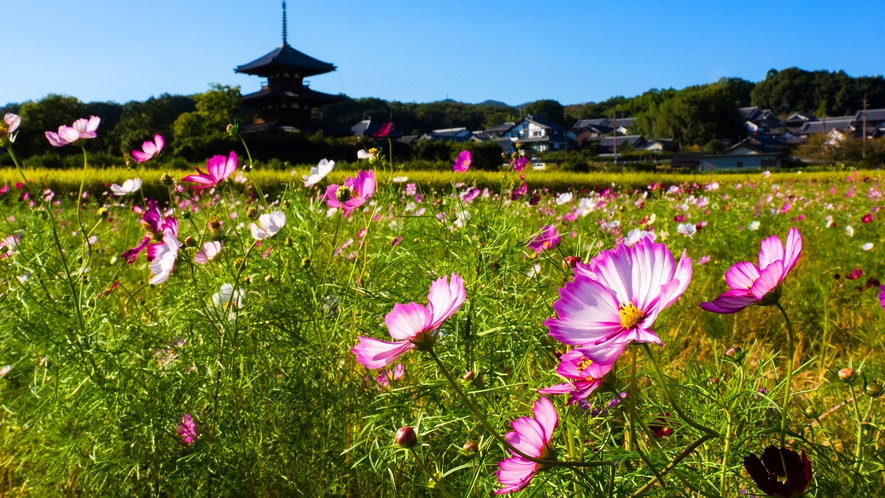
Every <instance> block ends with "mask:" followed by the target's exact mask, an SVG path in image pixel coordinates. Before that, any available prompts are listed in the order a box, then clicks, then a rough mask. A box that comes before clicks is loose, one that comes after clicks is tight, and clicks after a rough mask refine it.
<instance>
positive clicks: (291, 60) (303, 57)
mask: <svg viewBox="0 0 885 498" xmlns="http://www.w3.org/2000/svg"><path fill="white" fill-rule="evenodd" d="M273 67H287V68H291V69H293V70H295V71H296V72H298V73H299V74H301V75H302V76H314V75H317V74H324V73H328V72H331V71H334V70H335V65H334V64H329V63H328V62H323V61H321V60H317V59H314V58H313V57H311V56H309V55H307V54H304V53H302V52H299V51H297V50H295V49H294V48H292V47H291V46H290V45H289V44H288V43H283V44H282V45H280V46H279V48H277V49H276V50H274V51H273V52H271V53H269V54H267V55H265V56H264V57H261V58H259V59H256V60H254V61H252V62H250V63H248V64H244V65H242V66H237V68H236V69H234V72H237V73H245V74H254V75H258V76H265V75H266V73H267V72H268V71H269V70H270V69H271V68H273Z"/></svg>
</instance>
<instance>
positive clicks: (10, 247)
mask: <svg viewBox="0 0 885 498" xmlns="http://www.w3.org/2000/svg"><path fill="white" fill-rule="evenodd" d="M21 237H22V236H21V235H19V234H13V235H7V236H6V237H5V238H4V239H3V240H0V259H3V258H8V257H10V256H12V255H13V254H15V248H16V246H18V241H19V240H20V239H21Z"/></svg>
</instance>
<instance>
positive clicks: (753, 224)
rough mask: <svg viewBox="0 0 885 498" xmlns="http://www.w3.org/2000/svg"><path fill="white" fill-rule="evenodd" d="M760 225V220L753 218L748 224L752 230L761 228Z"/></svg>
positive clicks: (748, 227)
mask: <svg viewBox="0 0 885 498" xmlns="http://www.w3.org/2000/svg"><path fill="white" fill-rule="evenodd" d="M759 225H760V223H759V221H757V220H753V221H751V222H750V224H749V225H747V230H750V231H756V230H759Z"/></svg>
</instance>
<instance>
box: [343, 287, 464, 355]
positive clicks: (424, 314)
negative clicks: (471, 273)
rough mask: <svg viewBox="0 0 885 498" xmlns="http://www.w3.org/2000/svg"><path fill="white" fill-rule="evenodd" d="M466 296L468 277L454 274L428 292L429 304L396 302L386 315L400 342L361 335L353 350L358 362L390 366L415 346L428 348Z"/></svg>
mask: <svg viewBox="0 0 885 498" xmlns="http://www.w3.org/2000/svg"><path fill="white" fill-rule="evenodd" d="M466 298H467V293H466V291H465V290H464V280H462V279H461V277H459V276H458V275H456V274H454V273H453V274H452V280H451V282H447V281H446V277H442V278H439V279H437V280H434V281H433V283H432V284H430V293H429V294H428V295H427V302H428V304H427V306H421V305H420V304H417V303H409V304H400V303H396V304H395V305H394V306H393V311H391V312H390V313H388V314H387V316H385V317H384V323H386V324H387V330H388V331H389V332H390V336H391V337H393V338H394V339H400V340H399V341H396V342H385V341H379V340H378V339H372V338H371V337H363V336H359V341H360V342H359V344H357V345H356V347H354V348H353V349H351V351H352V352H353V354H355V355H356V359H357V361H358V362H360V363H362V364H363V366H365V367H366V368H369V369H372V370H374V369H378V368H383V367H386V366H387V365H390V364H391V363H393V362H394V361H395V360H396V359H397V358H398V357H399V356H400V355H401V354H403V353H405V352H407V351H411V350H412V349H416V348H417V349H418V350H419V351H425V350H428V349H430V348H432V347H433V344H434V343H435V342H436V339H437V334H436V333H435V332H436V331H437V330H438V329H439V328H440V326H442V324H443V322H445V321H446V320H447V319H448V318H449V317H451V316H452V315H454V314H455V312H457V311H458V309H459V308H460V307H461V305H462V304H464V300H465V299H466Z"/></svg>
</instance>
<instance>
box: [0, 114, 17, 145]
mask: <svg viewBox="0 0 885 498" xmlns="http://www.w3.org/2000/svg"><path fill="white" fill-rule="evenodd" d="M21 124H22V117H21V116H19V115H18V114H13V113H11V112H7V113H6V115H5V116H3V121H0V144H5V143H6V141H7V140H8V141H9V142H15V135H13V133H15V130H17V129H18V127H19V126H20V125H21Z"/></svg>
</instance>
